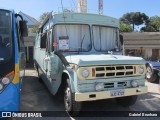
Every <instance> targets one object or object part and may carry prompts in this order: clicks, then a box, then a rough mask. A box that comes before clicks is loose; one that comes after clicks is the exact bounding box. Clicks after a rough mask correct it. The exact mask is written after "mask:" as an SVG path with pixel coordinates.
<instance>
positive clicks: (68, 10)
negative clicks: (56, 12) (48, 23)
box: [63, 8, 74, 12]
mask: <svg viewBox="0 0 160 120" xmlns="http://www.w3.org/2000/svg"><path fill="white" fill-rule="evenodd" d="M63 12H74V11H73V10H72V9H71V10H70V9H67V8H65V9H64V10H63Z"/></svg>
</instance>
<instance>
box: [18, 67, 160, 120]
mask: <svg viewBox="0 0 160 120" xmlns="http://www.w3.org/2000/svg"><path fill="white" fill-rule="evenodd" d="M146 85H147V86H148V87H149V92H148V93H147V94H144V95H140V96H139V97H138V101H137V102H136V104H135V105H133V106H131V107H127V108H126V107H121V106H119V105H118V104H116V102H115V101H114V100H112V99H109V100H102V101H96V102H86V103H84V104H83V111H89V110H93V111H96V110H99V109H101V110H102V111H103V110H104V111H105V110H110V111H160V90H159V87H160V86H159V85H158V84H153V83H148V82H146ZM21 111H64V104H63V98H60V97H57V96H53V95H51V94H50V93H49V91H48V90H47V88H46V87H45V85H44V84H43V83H40V82H39V81H38V78H37V72H36V71H35V70H26V77H25V79H24V81H23V86H22V99H21ZM64 114H66V113H65V112H64ZM66 115H67V114H66ZM82 116H83V115H82ZM25 119H27V118H25ZM28 119H29V118H28ZM41 119H42V120H43V119H44V118H41ZM47 119H48V120H50V119H58V120H59V119H65V120H70V119H78V120H79V119H84V120H87V119H89V118H88V117H78V118H71V117H69V116H68V117H54V118H47ZM92 119H93V120H96V119H97V120H100V119H109V118H104V117H96V118H92ZM115 119H116V120H117V119H118V120H123V119H125V120H130V119H131V120H137V119H139V120H158V119H159V120H160V118H155V117H152V118H151V117H145V118H142V117H140V118H138V117H132V118H131V117H130V118H129V117H128V118H122V117H121V118H112V120H115Z"/></svg>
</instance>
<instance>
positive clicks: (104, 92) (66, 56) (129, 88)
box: [34, 13, 147, 115]
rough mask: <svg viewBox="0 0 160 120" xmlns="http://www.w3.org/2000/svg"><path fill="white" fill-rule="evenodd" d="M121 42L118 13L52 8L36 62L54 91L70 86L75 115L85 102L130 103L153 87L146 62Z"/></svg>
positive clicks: (70, 106) (37, 47) (39, 37)
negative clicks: (148, 85)
mask: <svg viewBox="0 0 160 120" xmlns="http://www.w3.org/2000/svg"><path fill="white" fill-rule="evenodd" d="M121 46H122V44H121V42H120V40H119V21H118V20H117V19H115V18H112V17H108V16H102V15H95V14H82V13H63V14H52V13H51V14H50V15H49V16H48V17H47V18H46V20H45V21H44V23H43V24H42V26H41V28H40V29H39V32H38V33H37V37H36V40H35V47H34V59H35V66H36V68H37V71H38V73H39V76H40V77H41V78H42V80H43V81H44V83H45V84H46V85H47V87H48V89H49V90H50V92H51V93H52V94H53V95H55V94H56V93H57V92H58V90H61V89H63V88H64V89H65V90H64V91H65V92H64V101H65V107H66V110H67V111H68V112H69V113H70V114H71V115H76V114H77V113H78V111H80V108H81V102H82V101H92V100H99V99H108V98H117V101H118V103H120V104H121V105H123V106H127V105H128V106H129V105H132V104H134V103H135V101H136V96H137V95H138V94H143V93H146V92H147V88H146V87H145V70H146V69H145V61H144V60H143V59H142V58H139V57H131V56H123V55H121V54H120V53H121V48H122V47H121ZM126 96H127V97H126ZM129 99H131V100H130V101H129V102H128V103H126V101H128V100H129Z"/></svg>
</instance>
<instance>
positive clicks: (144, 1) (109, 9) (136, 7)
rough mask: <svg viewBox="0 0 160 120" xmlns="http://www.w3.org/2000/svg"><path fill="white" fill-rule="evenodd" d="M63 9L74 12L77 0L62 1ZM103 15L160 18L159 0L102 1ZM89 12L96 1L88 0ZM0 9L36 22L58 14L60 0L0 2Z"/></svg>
mask: <svg viewBox="0 0 160 120" xmlns="http://www.w3.org/2000/svg"><path fill="white" fill-rule="evenodd" d="M62 2H63V7H64V8H69V9H73V10H76V6H77V0H62ZM103 4H104V5H103V7H104V8H103V15H107V16H112V17H115V18H120V17H122V15H123V14H125V13H127V12H143V13H145V14H146V15H148V16H149V17H151V16H155V15H157V16H160V0H103ZM87 7H88V9H89V12H92V13H98V0H88V2H87ZM0 8H6V9H14V10H15V11H16V12H17V13H18V12H19V11H22V12H23V13H26V14H28V15H30V16H32V17H34V18H36V19H37V20H39V18H40V15H42V14H43V13H44V12H51V11H54V12H58V11H59V10H61V9H62V6H61V0H0Z"/></svg>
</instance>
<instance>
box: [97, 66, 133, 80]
mask: <svg viewBox="0 0 160 120" xmlns="http://www.w3.org/2000/svg"><path fill="white" fill-rule="evenodd" d="M133 75H134V66H133V65H117V66H103V67H96V68H95V76H96V77H97V78H105V77H124V76H133Z"/></svg>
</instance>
